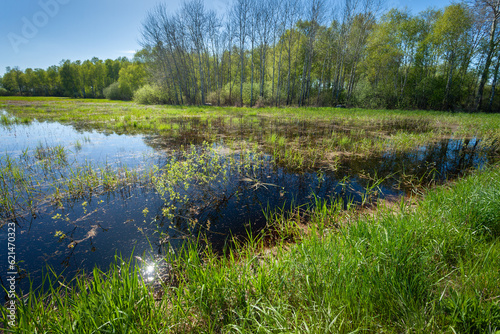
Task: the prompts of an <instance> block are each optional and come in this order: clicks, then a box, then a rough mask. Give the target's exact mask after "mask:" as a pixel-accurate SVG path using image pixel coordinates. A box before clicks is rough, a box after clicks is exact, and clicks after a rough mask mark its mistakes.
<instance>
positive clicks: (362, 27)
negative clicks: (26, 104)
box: [2, 0, 500, 111]
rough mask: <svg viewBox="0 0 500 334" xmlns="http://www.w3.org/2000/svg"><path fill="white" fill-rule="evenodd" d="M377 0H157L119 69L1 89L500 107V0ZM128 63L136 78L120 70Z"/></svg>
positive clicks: (165, 98) (182, 99)
mask: <svg viewBox="0 0 500 334" xmlns="http://www.w3.org/2000/svg"><path fill="white" fill-rule="evenodd" d="M379 1H381V0H331V1H327V0H233V1H232V3H231V6H230V8H229V9H228V10H227V11H226V12H224V13H217V12H215V11H212V10H208V9H207V8H206V7H205V5H204V2H203V1H202V0H187V1H185V2H184V3H183V4H182V6H181V8H180V9H179V10H178V11H177V12H169V11H168V10H167V8H166V6H165V5H164V4H158V5H157V6H155V7H154V8H153V9H151V10H150V12H149V13H148V14H147V16H146V18H145V20H144V21H143V24H142V27H141V32H142V46H143V49H142V50H141V51H140V52H139V54H138V56H137V57H136V60H135V61H132V62H128V63H127V62H126V61H123V59H118V60H116V61H109V64H114V63H115V62H116V63H118V65H117V66H118V67H120V69H119V70H118V72H116V70H113V66H108V65H107V63H108V60H106V62H104V63H102V62H101V63H99V61H94V60H92V61H86V64H87V65H86V66H87V67H88V68H91V67H92V66H88V65H89V63H90V64H92V65H93V66H94V68H100V67H102V68H103V69H104V73H105V74H103V75H100V74H99V75H94V76H92V75H84V74H80V75H79V78H80V79H77V80H76V82H75V80H73V81H71V80H69V79H65V81H64V80H62V78H63V77H66V73H65V74H63V75H61V74H60V75H59V86H57V85H56V86H55V87H57V88H51V87H54V85H52V84H50V85H46V86H48V87H49V88H45V86H40V85H38V86H37V85H31V86H29V85H25V86H23V87H20V86H19V84H17V85H13V84H11V83H12V82H13V80H10V81H9V79H7V80H6V77H8V74H9V73H10V72H9V71H8V72H7V74H6V75H4V78H3V80H2V85H3V87H4V88H5V89H7V90H9V91H10V92H17V93H19V94H23V93H25V92H27V91H29V92H31V93H33V94H35V92H37V93H40V91H41V90H44V89H46V92H48V93H49V94H52V93H53V92H54V91H57V93H58V94H64V95H66V96H81V97H98V96H103V95H104V88H105V87H108V86H109V85H112V84H113V85H114V86H112V87H110V88H109V90H112V89H111V88H113V89H114V90H113V91H114V92H116V94H115V95H116V96H118V97H119V96H120V94H121V92H122V91H127V94H123V95H127V97H128V98H130V97H131V96H132V95H134V96H135V98H136V99H137V100H138V101H139V102H144V103H169V104H206V103H210V104H212V105H247V106H264V105H268V106H284V105H297V106H336V105H348V106H360V107H369V108H409V109H416V108H418V109H436V110H469V111H498V110H500V98H499V97H498V94H497V95H495V91H496V90H497V87H496V86H497V82H498V72H499V65H500V56H499V53H500V52H499V50H500V37H499V36H500V32H499V30H500V25H499V24H498V21H499V19H500V0H470V1H469V2H467V3H466V2H462V3H453V4H450V5H449V6H447V7H445V8H444V9H433V8H430V9H427V10H425V11H423V12H421V13H418V14H412V13H410V12H408V11H406V10H398V9H391V10H388V11H385V12H383V11H382V9H381V3H380V2H379ZM67 62H68V61H67ZM84 63H85V62H84ZM84 63H71V62H69V63H68V64H66V62H63V63H62V65H61V66H59V67H58V68H56V69H55V70H56V72H61V71H62V68H63V67H65V66H66V70H65V71H66V72H67V71H68V69H67V68H68V67H69V68H72V67H75V68H80V71H81V69H82V68H87V67H85V66H84V65H83V64H84ZM97 64H100V65H97ZM124 64H128V65H127V66H131V65H135V66H136V70H137V72H138V73H140V74H137V73H136V75H135V76H133V75H128V76H126V75H125V74H126V72H125V70H124V71H123V77H122V66H123V68H127V67H126V66H125V65H124ZM108 68H110V69H109V70H108ZM49 70H51V69H50V68H49V69H48V70H47V71H46V72H47V76H48V77H49V76H50V75H49ZM26 71H28V70H26ZM26 71H25V72H26ZM73 71H76V70H73ZM33 72H36V71H33ZM84 72H85V71H84ZM95 72H99V71H98V70H96V71H95ZM132 72H134V71H132ZM78 73H80V72H78ZM99 73H100V72H99ZM25 75H26V73H25ZM30 75H31V74H30ZM30 75H28V76H30ZM52 75H53V74H52ZM14 76H15V75H14ZM90 77H93V78H95V77H99V78H100V79H96V80H95V81H92V79H90ZM132 77H134V78H135V79H132ZM138 78H140V79H138ZM131 80H132V81H133V83H130V81H131ZM49 81H50V80H49ZM6 82H7V83H6ZM127 87H128V88H127ZM16 89H17V90H16Z"/></svg>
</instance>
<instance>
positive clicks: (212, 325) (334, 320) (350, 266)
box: [2, 168, 500, 333]
mask: <svg viewBox="0 0 500 334" xmlns="http://www.w3.org/2000/svg"><path fill="white" fill-rule="evenodd" d="M316 201H317V203H318V205H316V208H315V209H314V210H313V211H311V212H309V213H308V216H309V219H308V220H309V223H308V224H309V225H308V227H309V228H308V229H307V230H308V232H302V233H303V234H302V235H301V238H300V242H298V243H292V244H290V243H287V242H286V240H284V238H282V239H281V240H282V241H283V242H280V240H278V241H277V243H276V246H275V247H272V248H267V247H265V238H264V237H259V236H257V237H255V236H254V237H249V240H250V242H249V243H246V244H240V246H238V247H235V248H234V247H233V248H227V250H226V252H225V253H224V254H223V255H214V254H213V253H212V252H211V251H210V249H209V248H204V247H203V248H202V247H201V244H196V243H193V244H189V245H187V246H186V247H185V248H183V249H182V250H181V251H179V252H177V254H175V256H172V257H171V258H170V259H168V261H169V263H170V265H171V268H172V269H171V273H170V274H171V277H173V278H175V279H173V280H172V281H171V282H175V284H170V285H166V286H163V287H162V288H161V289H160V290H159V291H157V292H156V293H153V290H151V289H150V288H148V287H147V286H145V285H144V284H143V283H142V282H141V279H139V278H138V277H139V273H138V272H137V271H134V270H133V269H131V268H132V267H131V265H130V260H129V261H128V262H125V263H123V262H121V260H119V261H118V262H117V264H116V265H114V266H112V267H111V268H110V270H109V271H107V272H100V271H98V270H95V271H94V273H93V278H92V279H90V280H89V279H87V278H79V279H78V280H77V284H76V288H74V289H67V288H66V287H64V286H63V285H61V284H60V283H58V282H57V280H56V279H54V278H52V281H51V282H52V283H51V286H52V288H51V289H49V290H48V291H45V292H36V291H30V292H29V293H28V295H27V296H26V297H23V298H21V299H19V300H18V313H17V316H18V321H19V322H18V324H19V325H18V327H17V328H13V329H12V330H11V331H12V332H18V333H34V332H38V333H41V332H55V333H58V332H74V333H92V332H94V333H104V332H115V333H125V332H127V333H160V332H172V333H201V332H203V333H229V332H231V333H292V332H293V333H352V332H377V333H410V332H412V333H440V332H445V333H495V332H497V331H498V330H500V305H499V303H500V300H499V299H500V298H499V296H500V272H499V270H498V268H500V243H499V239H498V238H499V226H500V170H499V169H498V168H496V169H489V170H487V171H485V172H478V173H476V174H474V175H471V176H469V177H468V178H467V179H464V180H460V181H458V182H456V183H455V184H454V185H452V186H450V187H440V188H437V189H435V190H432V191H429V192H428V193H427V194H426V195H425V198H424V199H423V200H422V201H421V203H420V204H419V205H418V206H416V207H415V206H414V205H410V203H407V202H406V201H405V200H404V199H403V200H401V201H400V202H398V203H396V204H394V205H392V206H387V207H383V208H379V210H378V211H377V212H376V213H375V214H369V215H368V214H366V215H364V214H355V212H354V211H352V210H350V211H341V208H343V206H344V205H340V204H338V203H336V202H333V203H332V202H325V201H323V200H320V199H316ZM276 218H278V219H282V216H281V215H277V216H273V217H271V216H269V219H271V220H272V219H276ZM302 221H303V219H299V220H297V216H295V215H293V214H291V215H289V221H288V222H281V226H285V227H286V228H288V231H293V233H296V230H295V227H296V226H301V224H302ZM302 230H305V229H302ZM320 232H321V233H320ZM285 235H289V234H287V233H285ZM159 296H161V298H159ZM5 312H6V311H5V309H4V308H2V313H4V314H5Z"/></svg>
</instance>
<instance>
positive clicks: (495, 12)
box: [474, 0, 500, 111]
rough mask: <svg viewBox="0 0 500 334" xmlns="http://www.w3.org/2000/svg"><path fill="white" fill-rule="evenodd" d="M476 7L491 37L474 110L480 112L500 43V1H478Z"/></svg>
mask: <svg viewBox="0 0 500 334" xmlns="http://www.w3.org/2000/svg"><path fill="white" fill-rule="evenodd" d="M475 6H476V7H477V8H478V10H479V12H480V13H482V14H483V15H484V16H483V17H485V18H487V20H488V22H489V24H490V25H489V34H488V35H489V36H488V37H489V38H488V45H487V51H486V61H485V63H484V68H483V71H482V73H481V79H480V81H479V86H478V89H477V94H476V101H475V104H474V109H475V110H476V111H479V110H481V107H482V101H483V93H484V86H485V84H486V81H487V80H488V77H489V73H490V66H491V61H492V58H493V55H494V53H495V51H496V50H497V48H498V46H499V43H500V38H499V35H500V33H499V32H498V27H499V24H498V22H499V20H500V0H476V1H475Z"/></svg>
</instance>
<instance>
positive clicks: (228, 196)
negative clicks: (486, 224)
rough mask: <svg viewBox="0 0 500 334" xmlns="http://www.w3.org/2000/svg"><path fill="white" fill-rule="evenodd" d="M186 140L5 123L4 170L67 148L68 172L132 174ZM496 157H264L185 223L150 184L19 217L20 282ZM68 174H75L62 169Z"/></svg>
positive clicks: (473, 150)
mask: <svg viewBox="0 0 500 334" xmlns="http://www.w3.org/2000/svg"><path fill="white" fill-rule="evenodd" d="M193 133H197V131H193ZM238 135H239V136H240V139H244V137H243V136H242V134H238ZM193 141H194V142H198V141H197V140H193ZM186 142H191V140H190V139H189V138H187V137H183V138H181V139H179V138H178V137H177V138H176V139H175V140H174V139H172V138H164V137H159V136H145V135H127V134H116V133H113V132H109V133H105V132H102V131H96V130H90V129H88V128H86V129H83V128H81V127H78V126H73V125H64V124H59V123H49V122H37V121H34V122H32V123H31V124H17V125H16V124H13V125H10V126H4V125H0V159H1V160H0V167H2V168H3V167H5V165H6V161H7V157H10V159H21V157H22V156H23V154H25V152H27V151H28V152H34V151H36V149H37V147H53V146H56V145H61V146H63V147H64V148H65V149H66V152H67V158H66V159H67V161H68V163H69V164H73V165H85V164H88V163H91V164H92V165H93V166H104V167H103V168H114V169H119V168H124V166H126V168H128V169H131V170H132V169H135V170H139V171H144V170H148V169H151V168H152V167H153V166H155V165H156V166H159V167H161V166H163V165H164V164H165V163H166V161H168V160H169V159H170V158H171V156H170V155H171V149H176V150H179V149H180V146H179V145H180V144H184V143H186ZM212 145H213V147H216V148H218V149H219V148H225V145H224V138H221V137H218V138H217V139H216V141H215V142H214V143H213V144H212ZM26 150H27V151H26ZM495 152H496V151H494V150H492V149H490V148H488V147H483V145H481V140H480V139H477V138H472V139H468V140H463V139H453V138H451V139H446V140H442V141H439V142H437V143H434V144H432V145H427V146H422V147H418V148H417V149H416V150H414V151H410V152H405V153H398V154H395V153H386V154H382V155H380V156H370V157H368V158H361V157H358V158H350V159H346V160H343V161H341V164H340V165H339V167H338V168H337V169H335V170H326V169H321V170H320V169H318V170H307V171H290V170H287V169H285V168H282V167H278V166H275V165H274V164H273V163H272V157H271V156H269V155H264V156H263V161H264V163H263V164H261V165H260V167H259V168H258V169H257V170H255V171H254V173H253V174H252V178H251V179H250V180H249V178H243V177H241V175H233V176H231V175H230V177H229V182H228V183H227V184H226V185H225V187H224V188H223V189H218V190H217V192H216V193H215V194H214V195H213V197H211V198H210V199H209V200H206V199H204V200H203V201H199V202H196V201H195V202H191V203H189V207H184V208H181V209H182V210H184V211H182V212H183V214H182V215H179V216H182V217H177V218H176V219H175V220H174V224H173V225H169V224H168V219H167V218H166V217H164V216H163V214H162V208H163V207H164V201H163V200H162V199H161V197H160V196H159V194H158V193H157V192H156V190H155V188H154V187H153V186H151V185H147V184H143V183H131V184H129V185H125V186H121V187H119V188H118V189H115V190H113V191H109V192H106V193H103V194H94V195H90V196H84V197H83V198H75V199H73V200H68V201H64V203H63V205H62V206H61V205H53V204H52V203H50V202H47V203H45V204H43V205H40V206H38V207H37V210H36V212H34V213H30V214H25V215H23V216H22V217H18V218H17V219H15V223H16V224H17V228H16V230H17V231H16V233H17V235H16V242H15V245H16V261H17V263H18V270H19V274H20V276H24V275H25V274H27V273H29V275H30V276H31V278H32V279H33V280H34V282H35V286H36V284H38V282H40V275H41V273H42V271H43V270H45V267H46V265H50V266H52V267H53V268H54V269H55V270H56V271H57V272H64V273H63V275H64V276H66V277H72V276H73V275H74V274H75V273H76V272H78V271H79V270H82V269H83V270H85V271H86V272H89V271H91V269H92V268H93V267H94V266H96V265H97V266H99V267H100V268H102V269H105V268H107V267H108V266H109V264H110V263H111V262H112V261H113V260H114V256H115V255H116V254H118V255H120V254H121V255H122V256H124V257H128V256H130V255H131V254H132V252H133V253H134V254H136V255H141V256H142V257H143V258H144V259H146V261H151V262H149V263H153V261H155V259H158V258H161V256H162V255H163V254H164V253H165V252H167V251H171V249H173V250H174V251H175V249H177V248H178V247H179V246H180V245H181V243H182V242H183V238H185V237H186V234H189V233H191V231H192V230H191V229H189V228H188V226H189V221H193V220H196V221H197V222H198V224H199V226H200V228H201V227H206V226H207V225H210V228H209V230H208V232H207V233H208V238H209V240H210V242H212V244H213V245H214V247H215V248H216V249H217V248H218V249H220V248H222V247H223V245H224V243H225V241H226V239H227V237H228V236H230V235H236V236H237V235H245V234H246V231H247V230H248V229H249V228H251V229H252V230H258V229H261V228H263V227H265V224H266V221H265V215H264V211H265V210H276V209H279V208H284V209H288V208H291V206H292V205H293V206H298V205H304V204H310V203H311V202H312V200H313V199H314V197H315V196H316V197H319V198H322V199H327V198H343V199H345V200H353V201H354V202H358V203H359V202H361V201H362V200H363V194H364V193H365V188H366V187H367V186H370V185H372V184H373V183H374V182H375V180H374V179H373V177H374V176H375V175H376V177H377V178H378V179H380V178H385V179H386V180H385V181H384V182H383V183H382V184H381V185H380V187H379V195H380V197H388V196H399V195H402V194H404V193H405V192H410V191H411V190H412V189H413V187H412V185H415V182H416V181H417V180H418V182H420V183H426V182H431V181H433V180H434V181H445V180H447V179H450V178H453V177H456V176H458V175H461V174H462V173H464V172H465V171H466V170H468V169H470V168H481V167H483V166H485V165H487V164H488V163H492V162H494V161H496V160H498V156H497V154H496V153H495ZM230 154H235V153H230ZM63 169H64V168H62V169H61V170H63ZM61 173H62V175H65V174H64V173H69V172H68V171H67V170H66V169H64V171H61ZM67 175H69V174H67ZM40 177H41V178H42V176H40ZM47 189H49V188H47ZM47 191H49V190H47ZM181 209H180V210H181ZM179 212H181V211H179ZM0 217H3V220H4V221H3V222H2V225H4V224H5V223H7V222H9V221H14V220H13V219H12V218H8V216H7V215H6V214H4V215H0ZM167 226H169V227H167ZM166 236H167V237H168V238H166ZM167 239H168V240H169V241H170V243H168V244H166V243H165V240H167ZM0 240H1V242H0V247H1V248H0V254H2V257H1V260H0V273H1V277H2V284H6V281H5V277H6V273H7V272H8V267H7V258H6V256H4V255H3V254H5V250H6V249H7V229H6V226H5V225H4V226H3V227H2V228H0ZM167 245H168V246H167ZM28 286H29V285H28V280H27V279H26V278H24V279H21V281H20V282H19V284H18V287H20V288H22V289H27V287H28Z"/></svg>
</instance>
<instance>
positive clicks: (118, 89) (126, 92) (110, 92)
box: [104, 82, 132, 100]
mask: <svg viewBox="0 0 500 334" xmlns="http://www.w3.org/2000/svg"><path fill="white" fill-rule="evenodd" d="M104 96H105V97H106V98H107V99H109V100H131V99H132V90H131V89H130V87H129V86H128V85H127V84H120V83H119V82H114V83H112V84H111V85H109V86H108V87H106V88H104Z"/></svg>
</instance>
